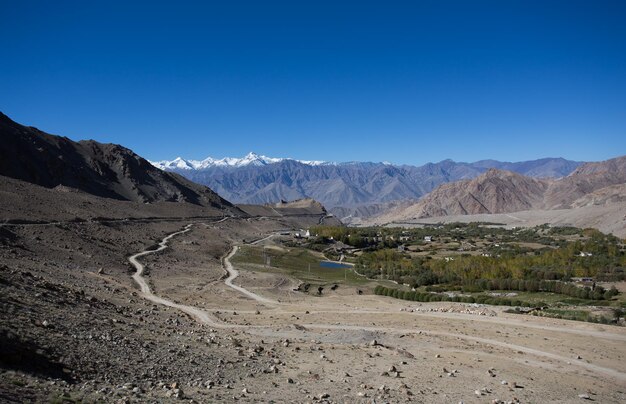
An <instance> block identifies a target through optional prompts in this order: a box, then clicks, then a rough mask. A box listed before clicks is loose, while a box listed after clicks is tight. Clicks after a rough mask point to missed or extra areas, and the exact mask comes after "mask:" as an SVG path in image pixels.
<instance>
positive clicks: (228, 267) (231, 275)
mask: <svg viewBox="0 0 626 404" xmlns="http://www.w3.org/2000/svg"><path fill="white" fill-rule="evenodd" d="M238 250H239V247H238V246H234V247H233V248H232V250H230V253H229V254H228V255H227V256H226V257H224V260H223V264H224V270H225V271H226V272H228V278H226V280H225V281H224V283H226V285H227V286H229V287H231V288H233V289H235V290H236V291H238V292H240V293H243V294H244V295H246V296H248V297H249V298H251V299H254V300H256V301H257V302H259V303H265V304H272V305H276V304H279V302H277V301H276V300H272V299H268V298H265V297H263V296H259V295H257V294H256V293H254V292H250V291H249V290H248V289H245V288H243V287H241V286H237V285H234V284H233V280H234V279H235V278H236V277H238V276H239V271H237V270H236V269H235V268H234V267H233V264H232V263H231V262H230V259H231V258H232V257H233V256H234V255H235V254H237V251H238Z"/></svg>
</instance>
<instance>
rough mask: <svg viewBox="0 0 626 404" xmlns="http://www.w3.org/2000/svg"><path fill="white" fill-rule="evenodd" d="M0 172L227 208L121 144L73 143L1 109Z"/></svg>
mask: <svg viewBox="0 0 626 404" xmlns="http://www.w3.org/2000/svg"><path fill="white" fill-rule="evenodd" d="M0 175H2V176H6V177H11V178H15V179H19V180H22V181H26V182H29V183H32V184H36V185H40V186H43V187H46V188H54V187H58V186H65V187H70V188H74V189H77V190H80V191H83V192H86V193H89V194H92V195H95V196H99V197H104V198H112V199H118V200H126V201H134V202H144V203H152V202H159V201H169V202H188V203H191V204H195V205H200V206H211V207H222V206H223V207H231V206H232V205H231V204H230V203H229V202H227V201H225V200H224V199H222V198H221V197H219V196H218V195H217V194H216V193H215V192H213V191H212V190H211V189H209V188H207V187H205V186H201V185H197V184H194V183H193V182H191V181H189V180H188V179H185V178H183V177H182V176H180V175H178V174H175V173H169V172H165V171H162V170H159V169H157V168H155V167H154V166H153V165H152V164H150V163H149V162H148V161H147V160H145V159H143V158H141V157H140V156H138V155H137V154H135V153H133V152H132V151H131V150H129V149H126V148H124V147H122V146H119V145H114V144H102V143H98V142H96V141H93V140H88V141H80V142H74V141H72V140H70V139H68V138H66V137H60V136H54V135H50V134H47V133H45V132H42V131H40V130H38V129H36V128H33V127H27V126H22V125H20V124H18V123H16V122H14V121H12V120H11V119H10V118H9V117H7V116H6V115H4V114H2V113H0Z"/></svg>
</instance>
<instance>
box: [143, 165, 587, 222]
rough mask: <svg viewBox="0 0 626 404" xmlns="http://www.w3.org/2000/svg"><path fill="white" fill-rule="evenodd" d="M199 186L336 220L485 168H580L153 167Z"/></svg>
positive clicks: (537, 170) (555, 168)
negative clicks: (309, 202) (313, 209)
mask: <svg viewBox="0 0 626 404" xmlns="http://www.w3.org/2000/svg"><path fill="white" fill-rule="evenodd" d="M152 164H153V165H155V166H156V167H158V168H161V169H163V170H165V171H173V172H175V173H178V174H180V175H182V176H184V177H186V178H188V179H190V180H191V181H194V182H196V183H198V184H203V185H207V186H208V187H210V188H211V189H212V190H214V191H216V192H217V193H218V194H219V195H221V196H222V197H224V198H226V199H227V200H229V201H230V202H233V203H248V204H262V203H275V202H278V201H280V200H294V199H300V198H313V199H315V200H317V201H320V202H321V203H322V204H324V206H325V207H326V208H327V209H329V210H330V211H331V212H333V213H335V214H336V215H337V216H339V217H341V218H344V217H347V216H355V217H356V216H359V217H365V216H369V215H373V214H376V213H378V212H379V211H381V210H385V209H388V208H389V204H397V203H398V201H406V200H417V199H419V198H420V197H422V196H423V195H425V194H427V193H428V192H430V191H432V190H433V189H435V188H436V187H437V186H439V185H441V184H444V183H448V182H453V181H457V180H462V179H472V178H476V177H478V176H479V175H480V174H482V173H484V172H486V171H487V170H489V169H490V168H497V169H500V170H508V171H513V172H517V173H519V174H522V175H526V176H530V177H536V178H548V177H550V178H559V177H563V176H566V175H568V174H569V173H571V172H572V171H574V170H575V169H576V168H577V167H578V166H579V165H580V164H581V163H580V162H576V161H569V160H565V159H562V158H545V159H540V160H533V161H523V162H514V163H511V162H501V161H496V160H482V161H477V162H474V163H463V162H455V161H452V160H443V161H440V162H438V163H428V164H425V165H423V166H419V167H416V166H409V165H392V164H389V163H370V162H346V163H332V162H324V161H298V160H294V159H289V158H272V157H266V156H260V155H258V154H255V153H249V154H248V155H247V156H245V157H243V158H229V157H227V158H223V159H219V160H217V159H214V158H211V157H209V158H206V159H204V160H202V161H196V160H185V159H182V158H177V159H174V160H172V161H159V162H153V163H152Z"/></svg>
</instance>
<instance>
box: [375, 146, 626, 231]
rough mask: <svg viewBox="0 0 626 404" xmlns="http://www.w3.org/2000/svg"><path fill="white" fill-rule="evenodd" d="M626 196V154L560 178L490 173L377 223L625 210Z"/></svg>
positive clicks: (442, 188) (443, 188)
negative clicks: (596, 208)
mask: <svg viewBox="0 0 626 404" xmlns="http://www.w3.org/2000/svg"><path fill="white" fill-rule="evenodd" d="M625 192H626V156H622V157H617V158H614V159H611V160H606V161H603V162H597V163H586V164H583V165H582V166H580V167H579V168H578V169H576V170H575V171H574V172H573V173H571V174H570V175H568V176H567V177H563V178H561V179H557V180H553V179H537V178H531V177H526V176H523V175H520V174H516V173H513V172H510V171H503V170H497V169H491V170H489V171H487V172H485V173H483V174H482V175H480V176H478V177H477V178H475V179H472V180H464V181H457V182H453V183H449V184H444V185H441V186H440V187H438V188H437V189H435V190H434V191H432V192H431V193H429V194H428V195H426V196H425V197H424V198H422V199H421V200H419V201H418V202H417V203H415V204H412V205H410V206H408V207H402V208H400V209H396V210H392V211H389V212H387V213H385V214H383V215H380V216H378V217H376V218H375V219H374V220H373V221H374V222H375V223H390V222H398V221H407V220H413V219H419V218H429V217H443V216H453V215H478V214H498V213H512V212H519V211H529V210H555V209H576V208H580V207H584V206H598V205H602V206H605V205H613V204H617V205H619V206H624V201H625V200H626V193H625ZM620 204H621V205H620Z"/></svg>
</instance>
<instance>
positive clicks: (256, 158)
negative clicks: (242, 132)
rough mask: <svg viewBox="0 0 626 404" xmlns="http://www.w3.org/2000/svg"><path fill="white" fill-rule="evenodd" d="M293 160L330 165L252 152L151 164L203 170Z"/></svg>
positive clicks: (162, 166)
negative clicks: (219, 157) (242, 155)
mask: <svg viewBox="0 0 626 404" xmlns="http://www.w3.org/2000/svg"><path fill="white" fill-rule="evenodd" d="M285 160H292V161H297V162H298V163H301V164H305V165H308V166H320V165H328V164H333V163H328V162H326V161H308V160H294V159H291V158H275V157H267V156H262V155H258V154H256V153H254V152H250V153H248V154H247V155H245V156H244V157H242V158H236V157H224V158H222V159H214V158H213V157H207V158H205V159H204V160H185V159H183V158H182V157H176V158H175V159H174V160H162V161H151V162H150V163H151V164H152V165H153V166H155V167H157V168H160V169H161V170H203V169H206V168H211V167H248V166H257V167H260V166H266V165H268V164H274V163H280V162H281V161H285Z"/></svg>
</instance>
